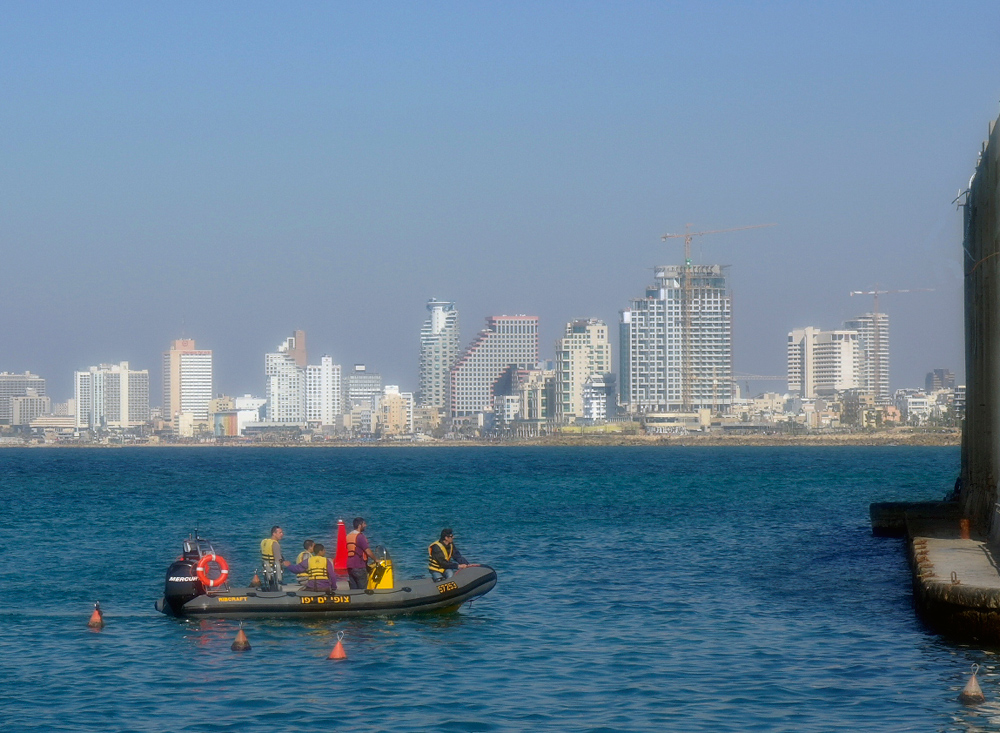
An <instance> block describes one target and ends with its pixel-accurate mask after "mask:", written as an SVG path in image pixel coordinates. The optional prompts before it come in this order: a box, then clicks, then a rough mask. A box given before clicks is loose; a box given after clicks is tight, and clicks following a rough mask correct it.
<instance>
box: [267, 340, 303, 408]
mask: <svg viewBox="0 0 1000 733" xmlns="http://www.w3.org/2000/svg"><path fill="white" fill-rule="evenodd" d="M295 343H296V340H295V336H290V337H289V338H287V339H285V342H284V343H283V344H281V345H280V346H278V350H277V351H274V352H272V353H270V354H265V355H264V374H265V376H266V378H267V386H266V395H265V396H266V397H267V419H268V420H271V421H273V422H293V423H294V422H305V421H306V369H305V367H304V366H299V365H298V363H297V362H296V361H295V356H294V349H295Z"/></svg>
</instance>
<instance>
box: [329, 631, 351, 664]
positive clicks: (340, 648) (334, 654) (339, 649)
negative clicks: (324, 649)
mask: <svg viewBox="0 0 1000 733" xmlns="http://www.w3.org/2000/svg"><path fill="white" fill-rule="evenodd" d="M343 638H344V632H343V631H338V632H337V643H336V644H334V645H333V651H331V652H330V656H329V657H327V659H347V652H345V651H344V644H343Z"/></svg>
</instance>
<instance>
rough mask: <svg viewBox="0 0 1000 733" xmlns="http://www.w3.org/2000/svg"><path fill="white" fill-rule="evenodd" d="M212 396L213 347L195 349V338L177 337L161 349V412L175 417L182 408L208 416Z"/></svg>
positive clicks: (184, 410)
mask: <svg viewBox="0 0 1000 733" xmlns="http://www.w3.org/2000/svg"><path fill="white" fill-rule="evenodd" d="M211 399H212V350H211V349H198V348H196V347H195V343H194V339H177V340H175V341H172V342H171V343H170V348H169V349H168V350H167V351H164V352H163V412H164V415H165V417H166V418H167V419H168V420H171V421H172V420H174V418H176V417H177V415H179V414H180V413H182V412H187V413H190V414H191V415H193V416H194V417H195V418H196V419H200V420H207V419H208V402H209V400H211Z"/></svg>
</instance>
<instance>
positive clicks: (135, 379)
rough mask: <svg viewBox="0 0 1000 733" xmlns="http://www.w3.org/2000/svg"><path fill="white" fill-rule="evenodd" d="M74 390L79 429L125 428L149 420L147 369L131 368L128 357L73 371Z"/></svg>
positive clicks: (142, 423)
mask: <svg viewBox="0 0 1000 733" xmlns="http://www.w3.org/2000/svg"><path fill="white" fill-rule="evenodd" d="M73 393H74V399H75V401H76V427H77V428H78V429H87V430H98V429H107V428H119V429H125V428H130V427H136V426H139V425H144V424H145V423H146V422H147V421H148V420H149V370H148V369H142V370H135V369H131V368H129V364H128V362H127V361H123V362H121V363H119V364H101V365H100V366H92V367H90V368H89V369H87V370H86V371H79V372H74V374H73Z"/></svg>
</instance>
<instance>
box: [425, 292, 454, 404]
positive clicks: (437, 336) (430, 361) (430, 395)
mask: <svg viewBox="0 0 1000 733" xmlns="http://www.w3.org/2000/svg"><path fill="white" fill-rule="evenodd" d="M427 310H428V311H429V312H430V315H429V316H428V317H427V320H426V321H424V326H423V328H421V329H420V384H419V389H418V391H417V401H418V403H419V404H420V405H421V406H422V407H438V408H441V409H444V408H446V407H447V405H448V379H449V376H450V375H451V368H452V366H454V364H455V360H456V359H457V358H458V350H459V336H458V309H457V308H456V307H455V304H454V303H446V302H444V301H440V300H435V299H433V298H431V299H430V300H429V301H427Z"/></svg>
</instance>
